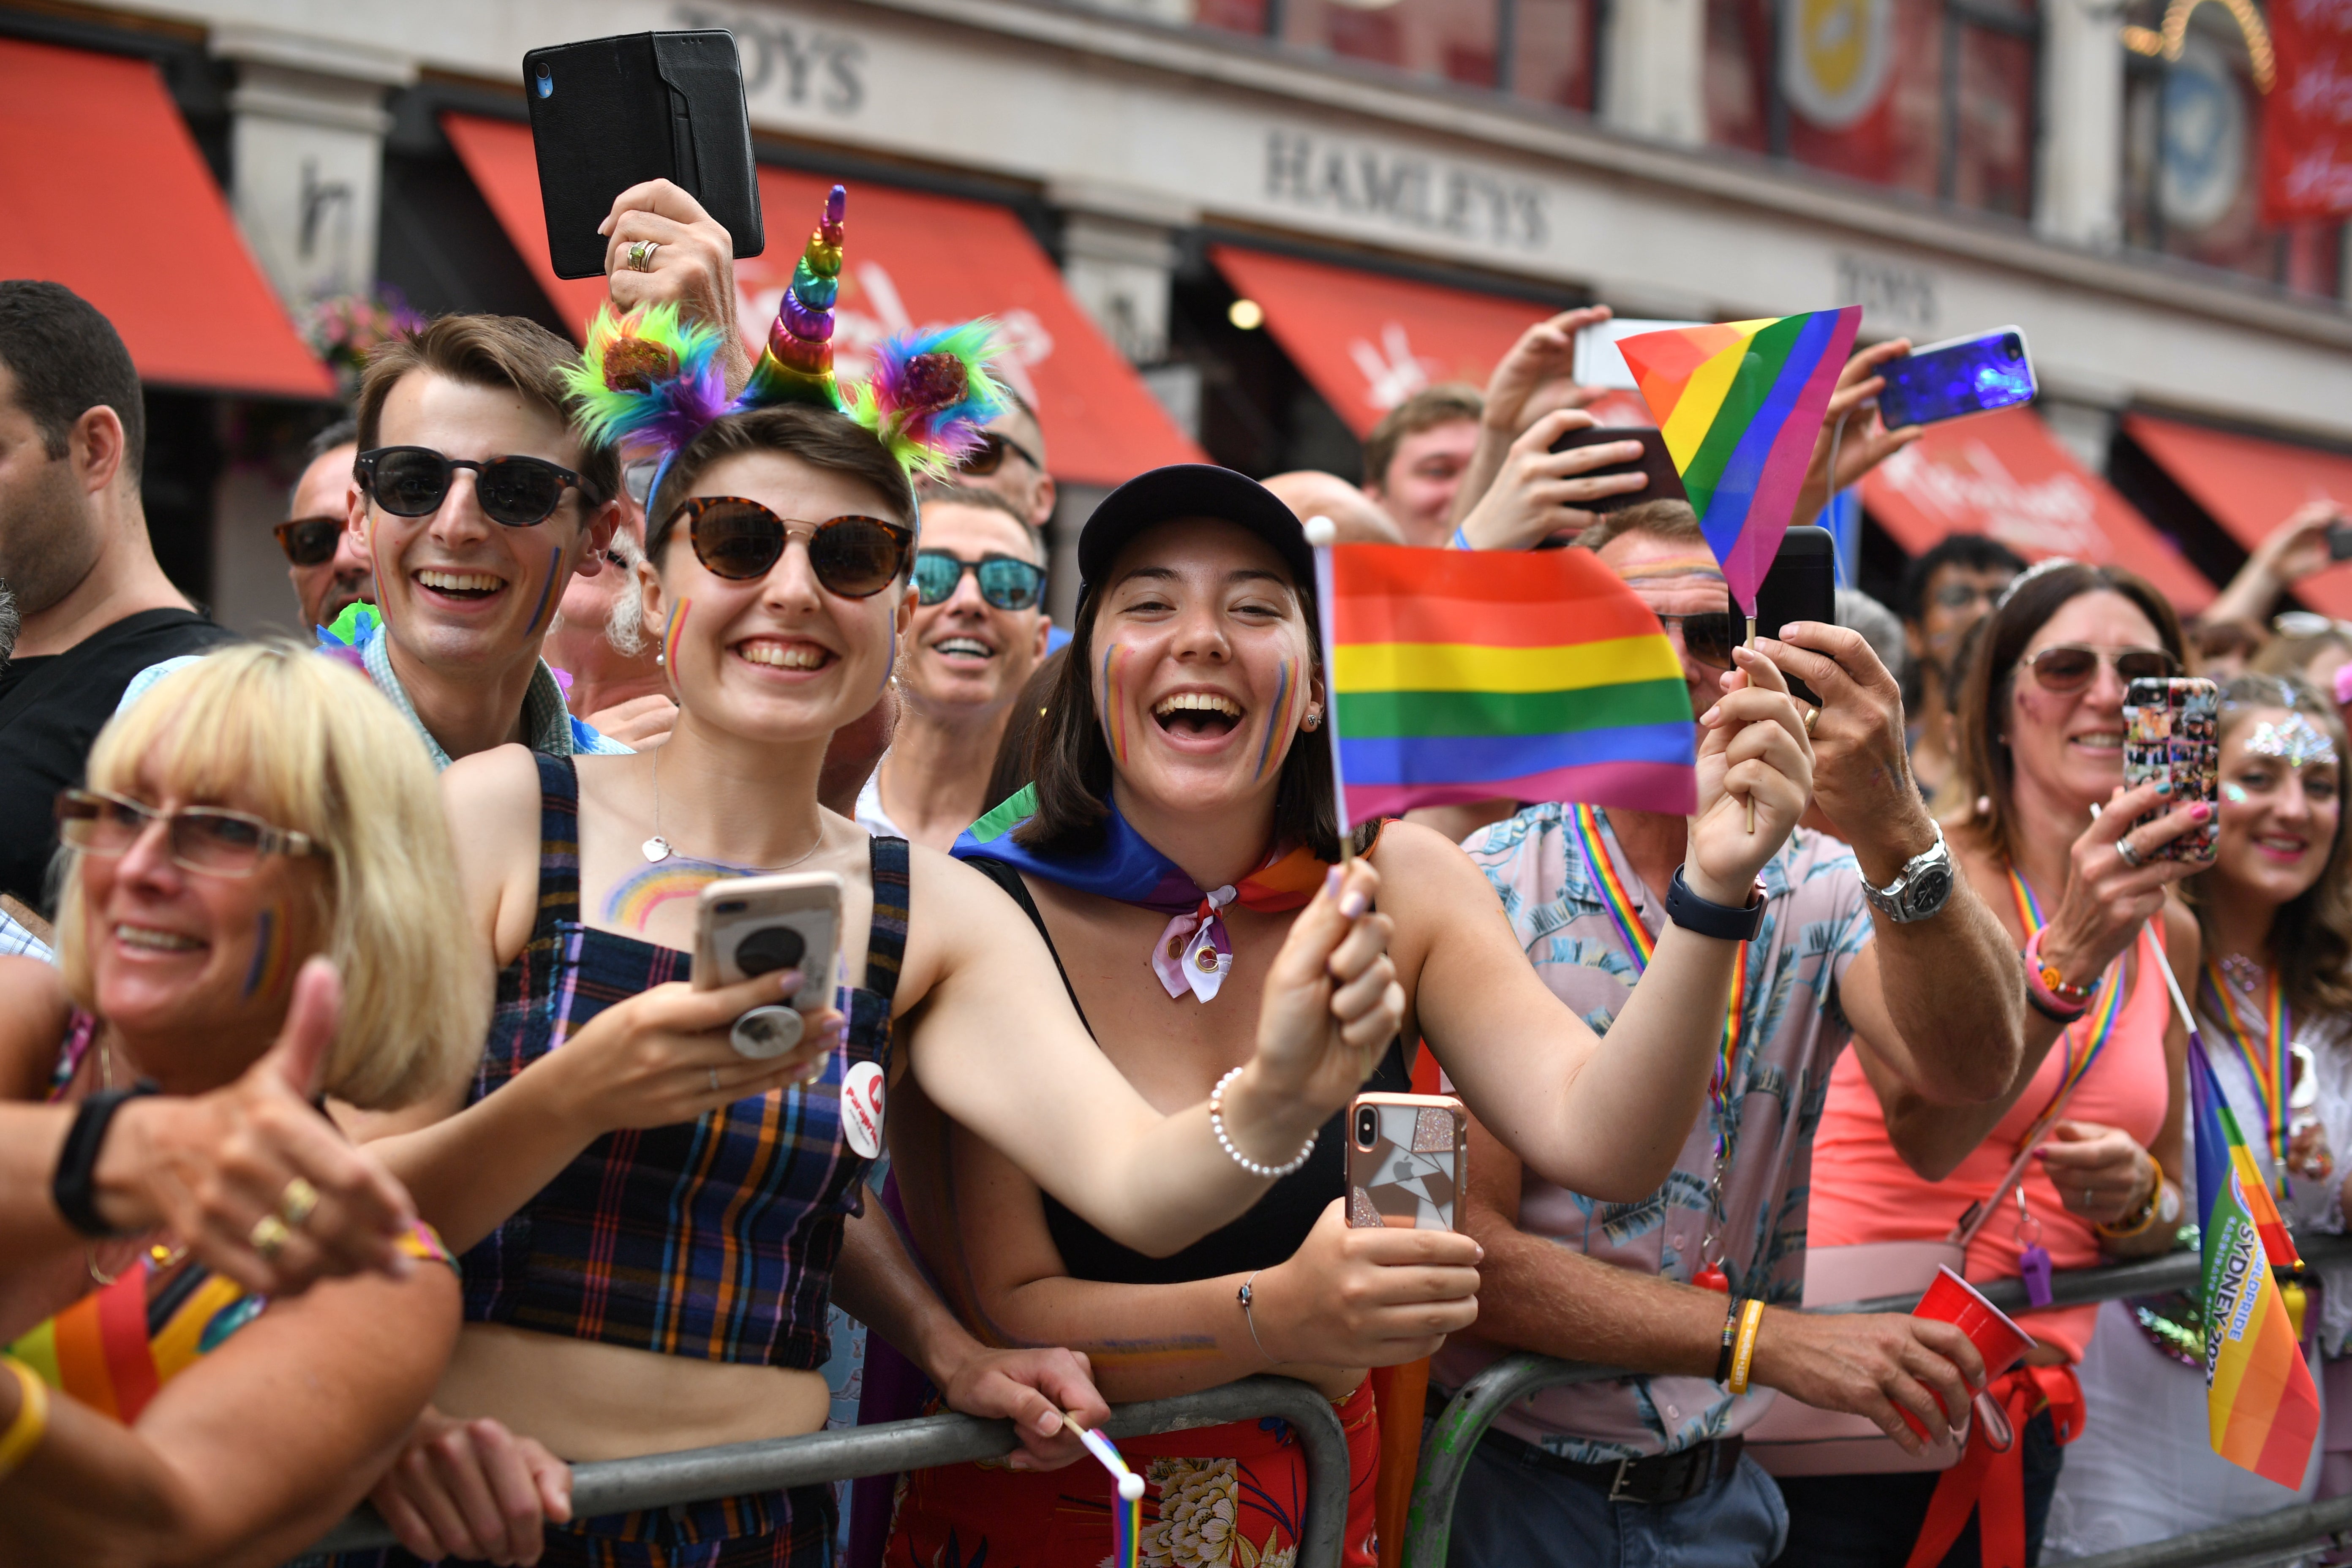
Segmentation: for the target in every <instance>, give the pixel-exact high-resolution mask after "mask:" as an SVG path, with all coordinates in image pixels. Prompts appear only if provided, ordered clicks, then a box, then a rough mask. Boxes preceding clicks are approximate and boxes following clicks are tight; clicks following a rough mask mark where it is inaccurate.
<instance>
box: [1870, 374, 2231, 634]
mask: <svg viewBox="0 0 2352 1568" xmlns="http://www.w3.org/2000/svg"><path fill="white" fill-rule="evenodd" d="M1862 504H1863V505H1864V507H1865V508H1866V509H1868V510H1869V512H1870V515H1871V516H1873V517H1874V518H1876V519H1877V520H1878V521H1879V523H1880V525H1881V526H1882V527H1884V528H1885V530H1886V531H1887V532H1889V533H1891V534H1893V535H1894V536H1895V542H1897V543H1898V544H1900V545H1902V546H1903V548H1904V549H1905V550H1906V551H1908V552H1910V553H1912V554H1914V555H1917V554H1919V553H1920V552H1923V551H1925V550H1927V549H1928V548H1929V547H1930V546H1931V545H1933V544H1934V543H1935V542H1937V540H1939V539H1942V538H1943V537H1944V536H1945V535H1946V534H1948V533H1985V534H1990V535H1991V536H1992V537H1993V538H1995V539H1998V540H2000V542H2002V543H2003V544H2006V545H2008V546H2009V547H2010V548H2011V549H2012V550H2014V551H2016V552H2018V553H2019V554H2020V555H2022V556H2024V557H2025V558H2026V559H2027V560H2029V561H2039V560H2041V559H2042V557H2043V556H2045V555H2071V556H2073V557H2074V558H2075V559H2076V560H2079V561H2091V562H2096V563H2100V564H2102V565H2116V566H2127V567H2129V568H2130V569H2131V570H2133V571H2135V572H2137V573H2138V574H2140V575H2141V576H2143V577H2146V578H2147V580H2148V581H2149V582H2151V583H2153V584H2156V586H2157V588H2158V590H2159V591H2160V592H2162V593H2163V594H2164V595H2165V596H2166V597H2167V598H2168V599H2170V600H2171V601H2172V603H2173V605H2175V606H2176V607H2177V608H2179V609H2180V610H2183V611H2192V610H2198V609H2201V608H2203V607H2204V606H2205V605H2207V604H2208V603H2210V601H2211V600H2212V597H2213V585H2212V584H2210V583H2208V582H2207V581H2205V579H2204V578H2203V577H2202V576H2201V575H2200V574H2199V573H2198V572H2197V570H2196V568H2194V567H2192V566H2190V565H2189V563H2188V562H2186V561H2184V560H2182V559H2181V557H2180V552H2179V550H2178V549H2176V548H2175V547H2174V545H2173V543H2172V541H2171V540H2169V539H2168V538H2166V537H2165V536H2164V535H2163V534H2162V533H2160V532H2158V531H2157V530H2156V529H2155V528H2154V527H2152V526H2151V525H2150V524H2149V523H2148V521H2147V519H2146V518H2143V517H2142V516H2140V514H2139V513H2138V512H2137V511H2134V510H2132V508H2131V506H2130V504H2129V503H2128V502H2126V500H2124V498H2123V497H2121V496H2119V495H2117V494H2116V492H2115V490H2114V489H2113V488H2112V487H2111V486H2109V485H2108V483H2107V482H2106V481H2105V479H2101V478H2099V476H2098V475H2096V474H2095V473H2093V472H2091V471H2090V470H2089V469H2088V468H2084V467H2083V465H2082V464H2081V463H2080V462H2078V461H2076V460H2075V458H2074V454H2073V453H2072V452H2069V451H2068V450H2067V449H2066V448H2065V447H2064V446H2063V445H2062V444H2061V443H2060V442H2059V440H2058V438H2057V437H2054V436H2053V435H2051V434H2050V430H2049V427H2048V426H2045V425H2043V424H2042V416H2040V415H2038V414H2036V413H2034V412H2033V411H2032V409H2031V408H2006V409H2003V410H2001V411H2000V413H1998V414H1979V415H1974V416H1970V417H1969V418H1966V419H1955V420H1953V421H1951V422H1950V423H1948V424H1944V425H1931V426H1928V427H1927V434H1926V435H1925V436H1923V437H1920V438H1919V439H1918V440H1917V441H1916V442H1914V443H1913V444H1912V445H1911V446H1909V447H1905V448H1904V449H1903V450H1902V451H1900V452H1897V453H1896V454H1895V456H1894V457H1892V458H1888V459H1887V460H1886V462H1885V464H1884V465H1883V466H1882V467H1880V468H1878V470H1877V471H1876V472H1874V473H1873V474H1872V475H1871V476H1870V477H1869V478H1868V479H1864V480H1863V481H1862Z"/></svg>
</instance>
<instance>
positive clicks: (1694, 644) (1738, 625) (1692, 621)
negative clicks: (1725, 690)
mask: <svg viewBox="0 0 2352 1568" xmlns="http://www.w3.org/2000/svg"><path fill="white" fill-rule="evenodd" d="M1658 619H1659V621H1660V622H1661V623H1664V622H1677V621H1678V622H1680V623H1681V624H1682V628H1683V647H1684V650H1685V652H1687V653H1688V654H1689V655H1690V656H1691V658H1695V659H1696V660H1698V662H1699V663H1701V664H1704V665H1706V666H1707V667H1709V668H1714V669H1729V668H1731V650H1732V649H1733V648H1736V647H1739V646H1740V645H1741V644H1742V643H1744V642H1746V641H1747V640H1748V621H1747V618H1746V617H1745V616H1735V615H1733V614H1732V613H1731V612H1730V611H1729V610H1707V611H1704V612H1702V613H1700V614H1698V615H1695V616H1669V615H1664V614H1660V615H1659V616H1658Z"/></svg>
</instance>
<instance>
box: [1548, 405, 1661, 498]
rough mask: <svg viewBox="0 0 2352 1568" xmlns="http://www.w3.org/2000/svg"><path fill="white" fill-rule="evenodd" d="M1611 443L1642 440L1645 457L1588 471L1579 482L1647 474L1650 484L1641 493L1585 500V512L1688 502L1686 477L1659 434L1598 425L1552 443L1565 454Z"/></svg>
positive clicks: (1631, 428)
mask: <svg viewBox="0 0 2352 1568" xmlns="http://www.w3.org/2000/svg"><path fill="white" fill-rule="evenodd" d="M1612 441H1639V442H1641V443H1642V455H1641V456H1640V457H1638V458H1634V459H1633V461H1631V462H1627V463H1612V464H1610V465H1609V466H1608V467H1606V468H1587V469H1586V470H1585V471H1584V472H1583V473H1581V474H1580V475H1578V476H1577V477H1578V478H1579V479H1599V478H1600V477H1601V475H1603V474H1647V475H1648V476H1649V477H1650V482H1649V483H1648V484H1646V485H1644V486H1643V487H1642V488H1641V489H1638V490H1628V491H1626V492H1625V493H1624V494H1623V495H1614V496H1602V497H1601V499H1600V500H1592V501H1586V502H1584V503H1583V510H1586V511H1591V512H1605V511H1616V510H1619V509H1621V508H1623V507H1629V506H1634V505H1637V504H1639V503H1640V502H1642V501H1645V500H1689V499H1690V492H1689V491H1688V490H1685V489H1683V477H1682V476H1681V475H1680V474H1678V473H1676V472H1675V460H1674V458H1673V457H1672V456H1671V455H1670V454H1669V453H1668V452H1667V451H1666V438H1665V437H1664V436H1661V435H1660V434H1659V433H1658V432H1657V431H1655V430H1653V429H1646V428H1643V427H1642V426H1608V425H1595V426H1591V428H1589V429H1584V430H1570V432H1569V433H1568V434H1567V435H1565V436H1562V437H1560V438H1559V440H1557V441H1555V442H1553V443H1552V444H1551V449H1552V450H1553V451H1555V452H1565V451H1567V450H1568V449H1569V448H1570V447H1597V446H1603V445H1606V444H1607V443H1609V442H1612Z"/></svg>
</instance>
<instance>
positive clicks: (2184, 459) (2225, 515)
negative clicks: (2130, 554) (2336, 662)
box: [2124, 414, 2352, 616]
mask: <svg viewBox="0 0 2352 1568" xmlns="http://www.w3.org/2000/svg"><path fill="white" fill-rule="evenodd" d="M2124 434H2126V436H2129V437H2131V438H2132V439H2133V440H2135V441H2137V442H2138V443H2139V444H2140V446H2141V447H2142V448H2143V449H2145V450H2146V451H2147V455H2148V456H2149V457H2151V458H2155V459H2156V460H2157V462H2158V463H2159V464H2161V465H2163V468H2164V471H2165V472H2166V473H2168V474H2170V475H2171V476H2172V478H2173V479H2174V481H2175V482H2176V483H2178V484H2179V486H2180V488H2181V489H2184V490H2187V491H2188V492H2189V499H2190V500H2194V501H2195V502H2196V503H2197V504H2198V505H2199V506H2201V507H2203V508H2204V509H2205V510H2207V511H2208V512H2210V513H2211V514H2212V517H2213V520H2214V521H2217V522H2219V523H2220V524H2221V526H2222V527H2223V528H2225V529H2227V530H2228V531H2229V533H2230V537H2231V538H2232V539H2234V540H2236V541H2237V542H2239V543H2240V544H2242V545H2244V546H2245V547H2246V548H2247V549H2248V550H2252V548H2253V547H2254V546H2255V545H2257V544H2260V543H2261V542H2263V539H2264V537H2266V536H2267V535H2268V534H2269V533H2270V531H2271V530H2273V529H2274V528H2276V527H2277V526H2278V525H2279V524H2280V523H2282V522H2284V521H2286V519H2287V514H2288V513H2289V512H2292V511H2294V510H2296V509H2298V508H2299V507H2301V506H2302V505H2303V504H2304V503H2305V501H2313V500H2333V501H2335V502H2336V504H2337V505H2339V506H2342V507H2344V508H2345V509H2347V510H2352V458H2347V457H2345V456H2344V455H2343V454H2341V453H2337V452H2317V451H2314V450H2312V449H2311V448H2310V447H2294V446H2289V445H2288V444H2287V443H2285V442H2284V441H2265V440H2263V438H2262V437H2259V436H2233V435H2230V434H2228V433H2226V432H2224V431H2221V430H2208V429H2206V428H2204V427H2203V426H2198V425H2183V424H2180V423H2179V422H2177V421H2174V420H2170V419H2154V418H2150V417H2149V416H2147V415H2145V414H2127V415H2126V416H2124ZM2294 595H2295V597H2296V598H2298V599H2301V600H2303V601H2304V603H2305V604H2307V605H2311V607H2312V608H2314V609H2315V610H2322V611H2325V612H2326V614H2328V615H2331V616H2352V565H2347V566H2335V567H2330V568H2329V569H2328V570H2326V571H2325V572H2321V573H2318V574H2315V575H2313V576H2309V577H2306V578H2305V579H2304V580H2303V581H2302V582H2300V583H2297V584H2295V585H2294Z"/></svg>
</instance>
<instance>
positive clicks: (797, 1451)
mask: <svg viewBox="0 0 2352 1568" xmlns="http://www.w3.org/2000/svg"><path fill="white" fill-rule="evenodd" d="M1265 1415H1276V1416H1280V1417H1281V1418H1282V1419H1283V1420H1285V1421H1287V1422H1289V1423H1290V1425H1291V1427H1292V1429H1293V1430H1295V1431H1296V1432H1297V1434H1298V1440H1299V1444H1300V1447H1302V1448H1304V1449H1305V1451H1306V1458H1307V1501H1306V1505H1305V1508H1304V1509H1303V1510H1302V1512H1303V1515H1304V1517H1303V1518H1302V1519H1301V1521H1300V1525H1301V1530H1300V1535H1299V1542H1298V1562H1299V1563H1301V1564H1302V1565H1306V1564H1312V1565H1315V1568H1336V1564H1337V1563H1339V1547H1340V1543H1341V1542H1342V1541H1343V1540H1345V1539H1346V1536H1347V1530H1348V1491H1349V1476H1348V1436H1347V1433H1346V1432H1345V1431H1344V1430H1343V1429H1342V1428H1341V1427H1340V1426H1339V1416H1338V1415H1337V1414H1335V1413H1334V1412H1333V1410H1332V1408H1331V1402H1330V1401H1329V1400H1328V1399H1326V1398H1324V1397H1323V1396H1322V1395H1321V1394H1318V1393H1317V1392H1316V1391H1315V1390H1314V1389H1313V1388H1312V1387H1310V1386H1309V1385H1307V1384H1304V1383H1300V1382H1297V1380H1295V1379H1292V1378H1287V1377H1263V1376H1261V1377H1245V1378H1244V1379H1242V1380H1241V1381H1240V1382H1239V1383H1229V1384H1225V1385H1224V1386H1223V1387H1222V1388H1212V1389H1207V1390H1204V1391H1202V1393H1199V1394H1178V1395H1177V1396H1175V1397H1174V1398H1172V1399H1151V1400H1144V1401H1142V1402H1139V1403H1138V1404H1134V1405H1115V1406H1113V1407H1112V1409H1111V1413H1110V1419H1109V1420H1108V1422H1106V1423H1104V1426H1103V1430H1105V1431H1106V1432H1108V1433H1109V1434H1110V1435H1111V1436H1113V1437H1147V1436H1154V1435H1156V1434H1158V1433H1161V1432H1181V1431H1185V1430H1189V1429H1191V1428H1193V1427H1198V1426H1223V1424H1224V1423H1226V1422H1228V1421H1244V1420H1248V1419H1250V1418H1252V1417H1255V1416H1265ZM1018 1446H1019V1441H1018V1439H1017V1438H1015V1437H1014V1436H1013V1424H1012V1423H1011V1422H1010V1421H982V1420H978V1419H976V1418H974V1417H972V1416H970V1415H926V1416H923V1417H921V1418H920V1419H919V1420H914V1421H887V1422H880V1423H877V1424H876V1425H874V1426H847V1427H842V1428H839V1429H837V1430H835V1431H831V1432H812V1433H810V1434H809V1435H808V1436H804V1437H779V1438H775V1439H773V1440H772V1441H768V1442H761V1443H730V1444H728V1445H726V1446H725V1447H717V1448H689V1449H687V1450H685V1451H684V1452H681V1453H675V1454H648V1455H646V1456H645V1457H644V1458H635V1459H607V1460H602V1461H598V1462H594V1463H590V1464H581V1465H574V1466H573V1467H572V1517H573V1518H575V1519H596V1518H601V1517H603V1516H604V1515H606V1514H614V1513H625V1512H628V1511H629V1510H634V1509H645V1508H666V1507H668V1506H669V1505H671V1504H673V1503H696V1502H708V1501H710V1500H713V1499H715V1498H729V1497H740V1496H742V1495H744V1494H745V1493H747V1492H762V1491H773V1490H777V1489H782V1488H786V1487H804V1486H813V1485H816V1484H818V1483H821V1482H827V1481H850V1480H857V1479H862V1478H864V1477H866V1476H887V1475H895V1474H897V1473H898V1472H899V1471H901V1470H921V1469H929V1468H933V1467H935V1466H940V1465H961V1464H969V1463H971V1461H972V1460H975V1459H994V1458H1002V1457H1003V1456H1004V1455H1006V1454H1009V1453H1011V1452H1012V1451H1013V1449H1014V1448H1015V1447H1018ZM1078 1462H1079V1463H1080V1464H1085V1465H1090V1464H1092V1463H1094V1461H1093V1460H1092V1459H1080V1460H1079V1461H1078ZM395 1543H396V1542H394V1537H393V1533H392V1531H391V1530H390V1528H389V1527H387V1526H386V1525H385V1524H384V1522H383V1520H382V1519H381V1518H379V1517H378V1516H377V1514H376V1512H375V1510H373V1509H372V1508H369V1507H367V1506H366V1505H365V1504H362V1505H361V1506H360V1508H359V1509H358V1510H357V1511H355V1512H354V1513H352V1516H351V1517H350V1518H349V1519H346V1520H345V1521H343V1522H342V1523H341V1524H339V1525H337V1526H336V1527H335V1528H334V1529H333V1530H332V1531H329V1532H328V1534H327V1536H326V1538H325V1539H324V1540H322V1541H320V1542H319V1543H318V1544H317V1545H316V1546H314V1547H312V1548H311V1549H310V1552H309V1553H308V1554H307V1556H306V1559H305V1560H307V1558H308V1557H315V1556H317V1555H318V1554H320V1553H322V1552H360V1551H369V1550H373V1549H374V1548H376V1547H381V1546H391V1545H394V1544H395Z"/></svg>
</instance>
